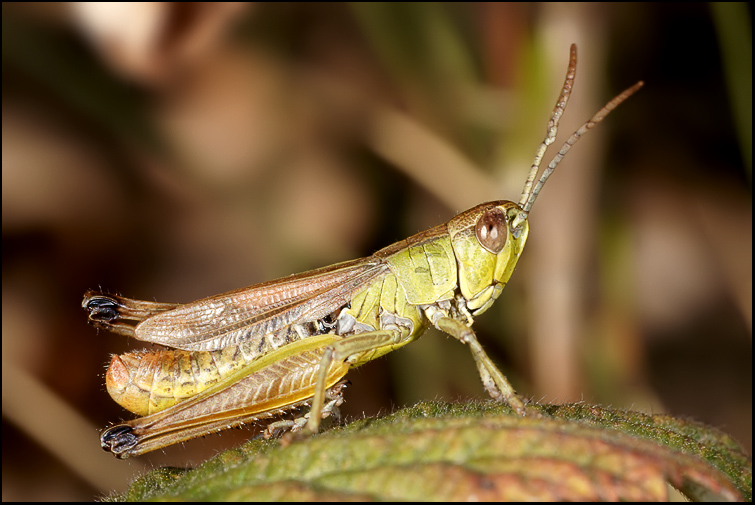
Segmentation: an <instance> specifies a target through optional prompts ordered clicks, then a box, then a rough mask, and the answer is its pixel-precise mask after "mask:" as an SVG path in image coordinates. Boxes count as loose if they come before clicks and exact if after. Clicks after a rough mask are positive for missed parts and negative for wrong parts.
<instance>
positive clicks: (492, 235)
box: [475, 207, 507, 254]
mask: <svg viewBox="0 0 755 505" xmlns="http://www.w3.org/2000/svg"><path fill="white" fill-rule="evenodd" d="M506 233H507V225H506V215H505V214H504V213H503V211H502V210H501V209H500V208H498V207H496V208H495V209H492V210H489V211H487V212H486V213H485V214H483V215H482V217H480V219H478V220H477V224H476V225H475V234H476V235H477V241H478V242H479V243H480V245H481V246H482V247H484V248H485V249H487V250H488V251H490V252H492V253H493V254H498V253H499V252H501V250H502V249H503V246H505V245H506Z"/></svg>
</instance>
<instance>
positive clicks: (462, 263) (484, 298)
mask: <svg viewBox="0 0 755 505" xmlns="http://www.w3.org/2000/svg"><path fill="white" fill-rule="evenodd" d="M576 72H577V46H576V45H574V44H572V46H571V56H570V58H569V67H568V69H567V70H566V79H565V80H564V85H563V87H562V88H561V95H560V96H559V98H558V101H557V102H556V106H555V107H554V109H553V112H552V113H551V120H550V121H549V122H548V129H547V131H546V136H545V138H544V139H543V142H542V143H541V144H540V147H538V149H537V151H536V153H535V160H534V162H533V163H532V166H531V167H530V173H529V176H528V177H527V181H526V182H525V184H524V189H523V190H522V196H521V198H520V200H519V204H518V205H517V204H516V203H514V202H508V201H498V202H489V203H483V204H481V205H478V206H477V207H474V208H471V209H469V210H468V211H466V212H463V213H461V214H459V215H458V216H456V217H455V218H453V219H452V220H451V222H450V223H448V231H449V234H450V235H451V243H452V244H453V248H454V253H455V254H456V260H457V262H458V268H459V288H460V289H461V294H462V295H463V296H464V298H465V299H466V301H467V308H468V309H469V310H470V311H471V312H472V314H474V315H476V314H481V313H482V312H485V311H486V310H487V309H488V307H490V305H491V304H492V303H493V302H494V301H495V299H496V298H498V295H499V294H500V293H501V290H503V287H504V286H505V285H506V283H507V282H508V280H509V278H510V277H511V274H512V273H513V272H514V267H516V262H517V261H518V260H519V255H520V254H522V249H523V248H524V244H525V242H526V241H527V232H528V231H529V225H528V223H527V216H528V215H529V213H530V210H532V205H533V204H534V203H535V200H536V199H537V196H538V194H539V193H540V190H541V189H542V188H543V185H544V184H545V181H547V180H548V178H549V177H550V176H551V174H552V173H553V171H554V170H555V169H556V166H558V164H559V163H560V162H561V160H562V159H564V156H566V153H567V152H569V149H571V147H572V146H573V145H574V144H576V143H577V141H578V140H579V139H580V137H582V135H584V134H585V133H586V132H587V131H588V130H589V129H590V128H592V127H593V126H595V125H596V124H598V123H600V122H601V121H602V120H603V118H605V117H606V116H607V115H608V114H609V113H610V112H611V111H612V110H613V109H615V108H616V107H617V106H618V105H619V104H620V103H621V102H623V101H624V100H626V99H627V98H628V97H630V96H631V95H632V94H634V93H635V92H636V91H637V90H638V89H640V88H641V87H642V85H643V83H642V81H640V82H638V83H637V84H635V85H634V86H632V87H630V88H628V89H626V90H624V92H622V93H621V94H619V95H618V96H616V97H615V98H614V99H613V100H611V101H610V102H608V103H607V104H606V105H605V106H604V107H603V108H602V109H600V110H599V111H598V112H597V113H596V114H595V115H594V116H593V117H592V118H591V119H590V120H589V121H587V122H586V123H585V124H583V125H582V126H581V127H580V128H579V129H578V130H577V131H575V132H574V133H572V135H571V137H569V139H568V140H567V141H566V142H565V143H564V145H563V146H562V147H561V149H560V150H559V151H558V153H556V155H555V156H554V158H553V160H552V161H551V162H550V163H549V164H548V166H547V167H546V168H545V170H544V171H543V173H542V176H541V177H540V179H539V180H538V181H537V183H535V178H536V177H537V174H538V171H539V170H540V164H541V162H542V161H543V156H544V155H545V152H546V150H547V149H548V146H550V145H551V144H552V143H553V141H554V140H555V139H556V133H557V131H558V122H559V120H560V118H561V115H562V114H563V113H564V109H565V108H566V104H567V102H568V101H569V96H570V95H571V90H572V87H573V86H574V76H575V74H576Z"/></svg>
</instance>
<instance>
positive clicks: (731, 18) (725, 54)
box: [710, 2, 752, 180]
mask: <svg viewBox="0 0 755 505" xmlns="http://www.w3.org/2000/svg"><path fill="white" fill-rule="evenodd" d="M710 7H711V11H712V13H713V21H714V23H715V24H716V34H717V35H718V41H719V44H720V46H721V59H722V60H723V71H724V75H725V76H726V86H727V88H728V91H729V102H730V104H731V113H732V116H733V117H734V123H735V125H736V130H737V137H738V138H739V145H740V148H741V150H742V158H743V159H744V162H745V167H746V169H747V175H748V177H749V178H750V180H752V27H751V26H750V23H749V22H750V19H751V17H750V13H749V12H748V11H749V9H748V7H747V4H746V3H739V2H713V3H711V4H710Z"/></svg>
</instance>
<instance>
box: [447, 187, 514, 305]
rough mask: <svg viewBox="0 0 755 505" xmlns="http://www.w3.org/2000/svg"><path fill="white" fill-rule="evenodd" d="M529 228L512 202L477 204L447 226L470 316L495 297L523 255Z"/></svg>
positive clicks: (460, 284)
mask: <svg viewBox="0 0 755 505" xmlns="http://www.w3.org/2000/svg"><path fill="white" fill-rule="evenodd" d="M528 231H529V226H528V224H527V216H526V214H525V213H524V211H522V209H521V208H520V207H519V205H517V204H515V203H514V202H507V201H498V202H488V203H483V204H480V205H478V206H476V207H473V208H471V209H469V210H468V211H466V212H462V213H461V214H459V215H458V216H456V217H455V218H453V219H452V220H451V221H450V222H449V223H448V232H449V235H450V236H451V244H452V245H453V248H454V253H455V254H456V260H457V263H458V266H459V288H460V289H461V294H462V295H463V296H464V298H465V299H466V301H467V308H468V309H469V310H470V311H471V312H472V314H474V315H477V314H481V313H483V312H485V311H486V310H487V309H488V307H490V305H492V303H493V302H494V301H495V299H496V298H498V295H499V294H500V293H501V291H502V290H503V287H504V286H505V285H506V283H507V282H508V280H509V278H510V277H511V274H512V273H513V272H514V267H515V266H516V262H517V261H518V260H519V256H520V255H521V254H522V249H523V248H524V244H525V242H527V233H528Z"/></svg>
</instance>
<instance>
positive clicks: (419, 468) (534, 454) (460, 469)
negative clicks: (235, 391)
mask: <svg viewBox="0 0 755 505" xmlns="http://www.w3.org/2000/svg"><path fill="white" fill-rule="evenodd" d="M532 409H533V411H536V412H539V413H540V414H541V417H535V416H530V417H526V418H521V417H517V416H515V415H512V413H511V410H510V409H509V408H508V407H507V406H505V405H501V404H497V403H494V402H487V403H479V404H446V403H440V402H422V403H419V404H417V405H416V406H414V407H412V408H408V409H404V410H401V411H399V412H396V413H395V414H392V415H389V416H385V417H381V418H370V419H364V420H360V421H356V422H353V423H351V424H349V425H347V426H344V427H339V428H334V429H331V430H329V431H326V432H323V433H320V434H318V435H316V436H313V437H307V438H304V439H300V440H297V441H296V442H294V443H291V444H290V445H288V446H285V447H284V445H283V444H280V443H279V442H278V441H275V440H272V441H264V440H252V441H250V442H249V443H247V444H245V445H243V446H242V447H240V448H238V449H234V450H230V451H227V452H224V453H222V454H220V455H218V456H217V457H215V458H213V459H212V460H210V461H208V462H207V463H205V464H204V465H202V466H200V467H198V468H195V469H191V470H180V469H174V468H172V469H159V470H156V471H153V472H151V473H149V474H147V475H145V476H143V477H141V478H139V479H138V480H137V481H136V482H135V483H134V484H133V486H132V487H131V489H130V491H129V492H128V493H127V494H126V495H124V496H123V497H122V498H123V499H126V500H223V501H226V500H255V501H262V500H297V501H315V500H318V501H320V500H333V501H335V500H339V501H340V500H423V501H424V500H449V501H461V500H533V499H537V500H571V501H577V500H578V501H583V500H666V499H668V494H669V489H670V488H669V485H670V486H673V487H674V488H676V489H677V490H679V491H680V492H682V493H683V494H684V495H685V496H686V497H688V498H690V499H692V500H731V501H735V500H751V499H752V461H751V459H750V457H749V456H747V455H746V454H745V453H744V451H743V450H742V449H741V448H740V447H739V446H738V445H737V443H736V442H734V441H733V440H732V439H731V438H730V437H729V436H727V435H726V434H724V433H722V432H720V431H718V430H715V429H713V428H710V427H707V426H704V425H702V424H699V423H695V422H692V421H687V420H682V419H676V418H673V417H670V416H666V415H655V416H651V415H647V414H642V413H639V412H631V411H621V410H614V409H607V408H603V407H595V406H588V405H584V404H570V405H534V406H532Z"/></svg>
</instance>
